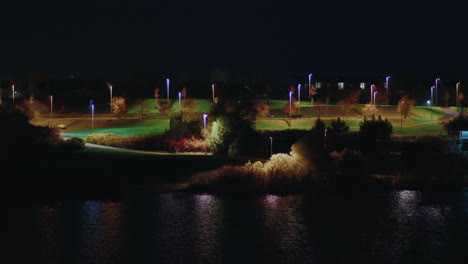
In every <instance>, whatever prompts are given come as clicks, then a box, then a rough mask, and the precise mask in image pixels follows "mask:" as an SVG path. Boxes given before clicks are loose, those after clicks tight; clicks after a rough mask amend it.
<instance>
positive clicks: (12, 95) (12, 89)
mask: <svg viewBox="0 0 468 264" xmlns="http://www.w3.org/2000/svg"><path fill="white" fill-rule="evenodd" d="M11 98H12V100H13V103H15V85H14V84H13V85H11Z"/></svg>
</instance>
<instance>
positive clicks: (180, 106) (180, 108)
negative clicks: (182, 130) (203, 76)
mask: <svg viewBox="0 0 468 264" xmlns="http://www.w3.org/2000/svg"><path fill="white" fill-rule="evenodd" d="M180 100H182V93H181V92H179V112H182V105H181V104H180Z"/></svg>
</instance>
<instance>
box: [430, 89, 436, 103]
mask: <svg viewBox="0 0 468 264" xmlns="http://www.w3.org/2000/svg"><path fill="white" fill-rule="evenodd" d="M434 88H435V86H431V106H433V105H434Z"/></svg>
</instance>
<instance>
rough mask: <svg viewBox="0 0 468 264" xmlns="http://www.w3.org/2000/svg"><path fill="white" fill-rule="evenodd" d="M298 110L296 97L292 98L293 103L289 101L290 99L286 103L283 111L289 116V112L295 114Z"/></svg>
mask: <svg viewBox="0 0 468 264" xmlns="http://www.w3.org/2000/svg"><path fill="white" fill-rule="evenodd" d="M296 112H297V100H296V99H295V98H292V102H291V104H290V103H289V100H288V101H287V102H286V103H285V104H284V106H283V113H284V114H285V115H287V116H289V114H291V115H294V114H295V113H296Z"/></svg>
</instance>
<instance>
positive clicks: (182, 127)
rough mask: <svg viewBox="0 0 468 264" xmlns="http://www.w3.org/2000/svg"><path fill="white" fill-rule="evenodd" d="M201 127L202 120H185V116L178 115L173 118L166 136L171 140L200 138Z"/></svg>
mask: <svg viewBox="0 0 468 264" xmlns="http://www.w3.org/2000/svg"><path fill="white" fill-rule="evenodd" d="M187 100H188V99H187ZM200 127H201V120H199V119H197V120H184V118H183V114H180V113H177V114H174V115H172V116H171V120H170V121H169V130H168V131H166V132H165V135H166V136H167V137H169V138H181V137H191V136H200Z"/></svg>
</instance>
